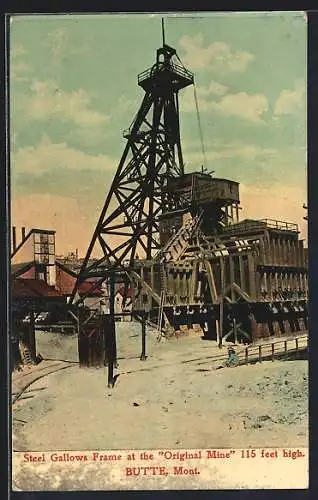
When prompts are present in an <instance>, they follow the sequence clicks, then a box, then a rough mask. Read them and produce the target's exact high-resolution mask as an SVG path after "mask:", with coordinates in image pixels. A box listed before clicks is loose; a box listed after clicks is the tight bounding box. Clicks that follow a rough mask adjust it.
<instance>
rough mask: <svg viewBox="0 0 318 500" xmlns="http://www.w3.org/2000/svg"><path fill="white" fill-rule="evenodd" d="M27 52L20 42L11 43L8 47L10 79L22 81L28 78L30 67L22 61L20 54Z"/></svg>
mask: <svg viewBox="0 0 318 500" xmlns="http://www.w3.org/2000/svg"><path fill="white" fill-rule="evenodd" d="M25 54H27V51H26V50H25V48H24V46H23V45H21V44H17V45H14V44H13V45H12V46H11V47H10V59H9V72H10V80H11V79H12V80H15V81H17V82H24V81H27V80H29V75H28V73H29V74H30V72H31V71H32V67H31V66H30V65H29V64H27V63H26V62H25V61H23V59H22V56H24V55H25Z"/></svg>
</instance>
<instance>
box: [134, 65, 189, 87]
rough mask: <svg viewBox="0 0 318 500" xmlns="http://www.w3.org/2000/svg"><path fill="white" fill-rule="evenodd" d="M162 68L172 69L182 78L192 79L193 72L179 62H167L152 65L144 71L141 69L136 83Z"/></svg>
mask: <svg viewBox="0 0 318 500" xmlns="http://www.w3.org/2000/svg"><path fill="white" fill-rule="evenodd" d="M162 69H164V70H165V69H168V70H172V71H173V72H174V73H176V74H177V75H180V76H183V77H184V78H189V79H191V80H192V79H193V74H192V73H191V72H190V71H188V70H187V69H185V68H183V67H182V66H180V65H179V64H175V63H169V64H167V65H164V66H159V67H156V66H153V67H152V68H148V69H146V70H145V71H143V72H142V73H139V75H138V83H140V82H142V81H143V80H146V79H147V78H149V77H150V76H152V74H156V73H159V72H160V71H161V70H162Z"/></svg>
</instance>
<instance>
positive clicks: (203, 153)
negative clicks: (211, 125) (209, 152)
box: [193, 83, 206, 169]
mask: <svg viewBox="0 0 318 500" xmlns="http://www.w3.org/2000/svg"><path fill="white" fill-rule="evenodd" d="M193 93H194V101H195V108H196V114H197V120H198V128H199V136H200V142H201V152H202V167H203V168H204V169H205V168H206V154H205V148H204V140H203V133H202V125H201V118H200V111H199V102H198V95H197V89H196V85H195V83H193Z"/></svg>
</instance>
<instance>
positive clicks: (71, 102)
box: [20, 80, 109, 126]
mask: <svg viewBox="0 0 318 500" xmlns="http://www.w3.org/2000/svg"><path fill="white" fill-rule="evenodd" d="M30 89H31V91H32V95H31V96H26V95H24V96H23V97H21V96H20V110H23V111H24V113H25V115H26V117H27V119H29V120H30V119H31V120H39V121H40V120H49V119H59V120H62V121H66V120H67V121H72V122H74V123H75V124H76V125H79V126H96V125H101V124H103V123H105V122H107V121H108V120H109V117H108V116H107V115H105V114H103V113H100V112H99V111H95V110H93V109H90V101H91V99H90V96H89V95H88V93H87V92H86V91H85V90H83V89H79V90H74V91H72V92H65V91H63V90H61V89H60V88H59V86H58V85H57V84H56V83H55V82H54V81H51V80H47V81H39V80H36V81H34V82H33V83H32V85H31V87H30Z"/></svg>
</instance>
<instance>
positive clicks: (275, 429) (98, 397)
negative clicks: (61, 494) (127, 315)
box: [13, 323, 308, 451]
mask: <svg viewBox="0 0 318 500" xmlns="http://www.w3.org/2000/svg"><path fill="white" fill-rule="evenodd" d="M140 330H141V327H140V325H139V324H134V323H118V324H117V344H118V353H119V368H118V370H116V374H117V375H118V378H117V380H116V384H115V387H114V388H113V389H108V388H107V369H106V368H103V369H95V368H91V369H80V368H79V367H78V365H77V364H75V363H73V364H72V365H70V366H69V367H68V368H67V369H64V370H61V371H58V372H56V373H53V374H50V375H48V376H46V377H44V378H41V379H40V380H38V381H36V382H35V383H33V384H32V386H31V387H30V388H29V389H32V392H31V393H29V394H30V397H29V398H27V399H24V400H21V401H17V402H16V403H15V405H14V408H13V422H14V424H13V433H14V449H15V450H17V451H23V450H33V451H35V450H36V451H40V450H58V449H61V450H85V449H138V448H139V449H142V448H143V449H151V448H160V447H162V448H211V447H214V448H217V447H219V448H223V447H244V448H246V447H248V446H251V447H281V446H282V447H288V446H291V447H296V446H299V447H301V446H307V438H308V430H307V425H308V421H307V403H308V401H307V398H308V387H307V383H308V380H307V370H308V367H307V361H306V360H294V361H274V362H272V361H267V362H263V363H256V364H253V365H247V366H239V367H236V368H223V369H216V368H218V367H220V366H222V365H223V362H224V359H220V356H223V357H224V356H225V357H226V349H223V350H222V351H221V352H220V350H219V349H218V348H217V346H216V345H215V343H213V342H209V341H203V340H201V339H200V336H199V335H198V334H197V335H193V336H189V337H182V338H180V339H179V340H176V339H173V340H169V341H161V342H159V343H158V342H157V340H156V333H155V332H154V331H151V330H149V331H148V335H147V354H148V359H147V360H146V361H140V360H139V355H140V344H141V339H140ZM37 351H38V352H39V353H41V354H42V356H43V357H44V358H50V359H61V360H65V361H76V360H77V339H76V337H72V336H61V335H57V334H50V333H44V332H38V333H37ZM43 363H45V362H43ZM39 366H41V364H40V365H39ZM31 396H32V397H31Z"/></svg>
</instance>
